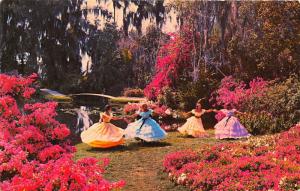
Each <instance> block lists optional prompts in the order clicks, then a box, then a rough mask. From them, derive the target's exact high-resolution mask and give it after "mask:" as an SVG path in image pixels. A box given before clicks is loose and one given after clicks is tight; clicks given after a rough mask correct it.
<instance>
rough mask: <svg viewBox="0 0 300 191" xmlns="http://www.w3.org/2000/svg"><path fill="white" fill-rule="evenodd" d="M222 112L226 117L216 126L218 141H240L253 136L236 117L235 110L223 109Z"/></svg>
mask: <svg viewBox="0 0 300 191" xmlns="http://www.w3.org/2000/svg"><path fill="white" fill-rule="evenodd" d="M221 112H223V113H224V114H225V115H226V117H224V118H223V119H222V120H221V121H219V122H218V123H217V124H216V125H215V136H216V139H226V138H231V139H239V138H247V137H250V136H251V135H250V134H249V133H248V131H247V130H246V128H245V127H244V126H243V125H242V124H241V123H240V121H239V120H238V118H236V117H234V112H235V110H226V109H222V110H221Z"/></svg>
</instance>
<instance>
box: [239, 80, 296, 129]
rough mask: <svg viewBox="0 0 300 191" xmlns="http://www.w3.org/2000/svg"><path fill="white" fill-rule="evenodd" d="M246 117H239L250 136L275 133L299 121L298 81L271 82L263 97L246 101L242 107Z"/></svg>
mask: <svg viewBox="0 0 300 191" xmlns="http://www.w3.org/2000/svg"><path fill="white" fill-rule="evenodd" d="M243 110H244V111H246V112H247V113H249V114H247V115H245V116H240V118H241V121H242V123H243V124H244V125H245V126H246V127H247V129H248V130H249V131H250V132H251V133H252V134H265V133H277V132H281V131H283V130H286V129H287V128H289V127H291V126H293V125H294V124H296V123H297V122H299V120H300V80H299V78H297V77H291V78H289V79H287V80H285V81H283V82H272V83H271V84H270V85H269V86H268V88H267V90H266V92H265V94H264V96H261V97H256V98H255V99H251V100H248V101H247V102H245V103H244V105H243Z"/></svg>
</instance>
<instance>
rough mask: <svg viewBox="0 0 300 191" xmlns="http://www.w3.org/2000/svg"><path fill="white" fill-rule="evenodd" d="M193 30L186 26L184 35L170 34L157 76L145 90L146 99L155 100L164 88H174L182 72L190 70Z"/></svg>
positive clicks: (161, 51)
mask: <svg viewBox="0 0 300 191" xmlns="http://www.w3.org/2000/svg"><path fill="white" fill-rule="evenodd" d="M191 33H192V31H191V28H190V27H188V26H184V27H183V28H182V33H170V34H169V37H170V39H169V41H168V42H167V43H165V44H163V45H162V46H161V48H160V49H159V52H158V56H157V61H156V64H155V71H156V74H155V75H154V77H153V78H152V81H151V82H150V83H149V84H148V85H147V87H146V88H145V89H144V93H145V95H146V97H147V98H148V99H150V100H155V99H156V98H157V96H158V95H159V94H160V93H161V91H162V90H163V88H164V87H172V86H173V85H174V83H175V81H176V79H178V77H179V74H180V72H182V71H183V69H185V68H188V67H189V64H190V58H191V56H190V54H191V50H192V48H193V42H192V39H191V38H190V37H191V35H192V34H191Z"/></svg>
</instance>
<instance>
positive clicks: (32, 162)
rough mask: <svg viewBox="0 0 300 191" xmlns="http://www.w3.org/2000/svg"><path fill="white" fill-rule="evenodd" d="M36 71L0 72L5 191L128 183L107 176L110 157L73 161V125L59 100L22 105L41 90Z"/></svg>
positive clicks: (0, 182)
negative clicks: (63, 119)
mask: <svg viewBox="0 0 300 191" xmlns="http://www.w3.org/2000/svg"><path fill="white" fill-rule="evenodd" d="M35 77H36V75H32V76H30V77H28V78H23V77H17V76H6V75H3V74H2V75H0V84H1V86H0V190H3V191H14V190H22V191H23V190H26V191H35V190H49V191H51V190H72V191H73V190H78V191H79V190H111V189H114V188H121V187H122V186H123V184H124V183H123V182H122V181H121V182H117V183H110V182H108V181H106V180H105V179H104V178H103V177H102V174H103V171H104V168H105V166H106V165H107V162H106V161H104V163H103V165H100V164H98V163H97V160H96V159H89V158H87V159H81V160H79V161H77V162H75V161H73V160H72V158H73V155H72V153H74V152H75V147H73V146H71V145H70V144H69V142H68V140H67V137H68V136H69V134H70V130H69V129H68V128H67V126H66V125H64V124H60V123H59V122H58V121H56V120H55V117H56V115H57V114H56V112H55V110H56V106H57V104H56V103H54V102H46V103H30V104H29V103H26V104H25V105H24V106H18V105H17V101H16V98H17V99H30V96H31V95H32V94H33V93H34V92H35V89H34V87H33V82H34V80H35Z"/></svg>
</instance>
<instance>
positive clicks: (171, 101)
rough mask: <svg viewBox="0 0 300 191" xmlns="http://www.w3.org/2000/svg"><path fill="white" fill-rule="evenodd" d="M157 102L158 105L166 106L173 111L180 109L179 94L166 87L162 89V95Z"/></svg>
mask: <svg viewBox="0 0 300 191" xmlns="http://www.w3.org/2000/svg"><path fill="white" fill-rule="evenodd" d="M157 100H158V103H160V104H162V105H166V106H168V107H170V108H172V109H177V108H178V104H179V101H178V95H177V92H175V91H174V90H172V89H171V88H169V87H165V88H163V89H162V91H161V93H160V94H159V95H158V97H157Z"/></svg>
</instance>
